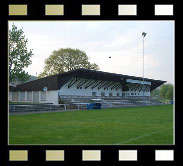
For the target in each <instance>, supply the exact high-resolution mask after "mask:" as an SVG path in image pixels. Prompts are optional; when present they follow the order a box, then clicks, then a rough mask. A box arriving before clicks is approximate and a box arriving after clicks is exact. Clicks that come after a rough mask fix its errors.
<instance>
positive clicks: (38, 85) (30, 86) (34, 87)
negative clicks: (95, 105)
mask: <svg viewBox="0 0 183 166" xmlns="http://www.w3.org/2000/svg"><path fill="white" fill-rule="evenodd" d="M72 77H78V78H86V79H94V80H103V81H114V82H122V83H123V85H124V84H126V79H133V80H140V81H142V80H143V78H142V77H135V76H129V75H122V74H116V73H109V72H103V71H96V70H88V69H83V68H80V69H76V70H72V71H69V72H65V73H61V74H56V75H52V76H48V77H45V78H41V79H37V80H33V81H30V82H26V83H23V84H19V85H17V87H16V88H15V89H16V91H39V90H40V91H41V90H43V88H44V87H47V89H48V90H59V89H60V88H61V87H62V86H63V85H64V84H65V83H66V82H68V81H69V80H70V79H71V78H72ZM144 81H149V82H151V86H150V90H151V91H152V90H154V89H156V88H157V87H159V86H160V85H162V84H163V83H165V82H166V81H161V80H154V79H149V78H144Z"/></svg>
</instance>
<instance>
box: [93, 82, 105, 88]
mask: <svg viewBox="0 0 183 166" xmlns="http://www.w3.org/2000/svg"><path fill="white" fill-rule="evenodd" d="M103 82H104V81H100V82H98V83H97V84H95V85H94V86H92V89H94V88H95V87H97V86H99V85H101V84H102V83H103Z"/></svg>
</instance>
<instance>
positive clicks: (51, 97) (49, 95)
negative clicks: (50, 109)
mask: <svg viewBox="0 0 183 166" xmlns="http://www.w3.org/2000/svg"><path fill="white" fill-rule="evenodd" d="M39 102H40V103H53V104H55V105H56V104H58V90H52V91H47V92H46V100H45V101H41V92H40V95H39Z"/></svg>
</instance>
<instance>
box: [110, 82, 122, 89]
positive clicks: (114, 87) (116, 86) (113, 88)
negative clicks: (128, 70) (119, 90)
mask: <svg viewBox="0 0 183 166" xmlns="http://www.w3.org/2000/svg"><path fill="white" fill-rule="evenodd" d="M120 84H121V83H120ZM117 86H119V83H117V84H116V85H114V86H113V87H112V88H111V90H113V89H115V88H116V87H117Z"/></svg>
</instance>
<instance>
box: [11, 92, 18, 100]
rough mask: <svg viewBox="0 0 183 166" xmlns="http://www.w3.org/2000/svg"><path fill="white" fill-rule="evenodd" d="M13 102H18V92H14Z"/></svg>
mask: <svg viewBox="0 0 183 166" xmlns="http://www.w3.org/2000/svg"><path fill="white" fill-rule="evenodd" d="M12 101H18V92H12Z"/></svg>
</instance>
